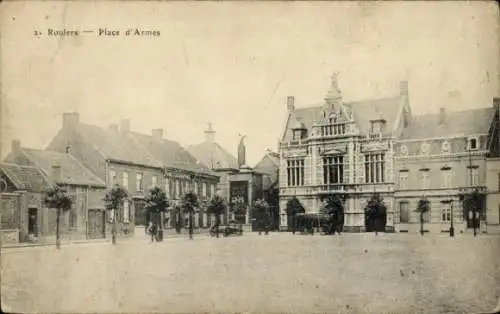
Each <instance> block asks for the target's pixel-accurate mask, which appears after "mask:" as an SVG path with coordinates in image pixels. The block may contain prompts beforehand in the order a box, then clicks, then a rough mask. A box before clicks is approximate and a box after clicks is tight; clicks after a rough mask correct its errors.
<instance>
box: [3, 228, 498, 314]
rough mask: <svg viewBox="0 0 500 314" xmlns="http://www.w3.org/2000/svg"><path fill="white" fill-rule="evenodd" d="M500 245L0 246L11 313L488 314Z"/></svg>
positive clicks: (388, 237) (325, 239) (489, 241)
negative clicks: (10, 247)
mask: <svg viewBox="0 0 500 314" xmlns="http://www.w3.org/2000/svg"><path fill="white" fill-rule="evenodd" d="M499 247H500V237H498V236H494V235H480V236H478V237H476V238H474V237H473V236H472V235H471V234H463V235H457V236H456V237H455V238H450V237H448V236H447V235H431V234H429V235H424V236H420V235H418V234H390V233H380V234H378V235H375V234H374V233H358V234H342V235H340V236H339V235H335V236H321V235H318V234H315V235H313V236H311V235H301V234H296V235H293V234H291V233H270V234H269V235H261V236H259V235H258V233H250V232H246V233H245V234H244V235H243V236H235V237H227V238H219V239H217V238H215V237H209V236H208V235H206V234H195V237H194V239H193V240H189V239H188V238H187V236H185V237H182V236H178V237H175V238H173V237H170V238H168V237H167V238H165V239H164V241H162V242H150V240H149V239H148V238H147V236H146V235H145V234H144V233H142V234H141V233H139V232H137V233H136V234H135V235H134V237H133V238H131V239H130V238H129V239H121V241H120V239H118V242H117V244H116V245H112V244H111V243H110V242H100V243H85V244H68V245H64V244H63V246H62V247H61V249H60V250H57V249H56V248H55V247H53V246H50V247H27V248H15V249H3V250H2V256H1V263H2V267H1V269H2V274H1V275H2V277H1V278H2V283H1V285H2V309H3V310H4V311H8V312H18V313H20V312H44V313H50V312H88V313H90V312H93V313H95V312H108V313H112V312H114V313H118V312H124V311H126V312H130V313H132V312H169V313H172V312H176V313H179V312H184V313H187V312H189V313H194V312H198V313H200V312H211V313H214V312H219V313H220V312H224V313H229V312H232V313H234V312H240V313H242V312H244V313H262V312H274V313H278V312H287V313H292V312H295V313H312V312H314V313H320V312H321V313H325V312H328V313H482V312H483V313H484V312H488V311H491V310H492V309H493V308H495V306H497V303H498V300H499V298H500V285H498V283H499V282H500V255H499V250H498V248H499Z"/></svg>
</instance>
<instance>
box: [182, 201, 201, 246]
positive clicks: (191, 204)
mask: <svg viewBox="0 0 500 314" xmlns="http://www.w3.org/2000/svg"><path fill="white" fill-rule="evenodd" d="M198 206H199V202H198V196H196V194H195V193H193V192H188V193H186V194H184V197H183V200H182V208H183V210H184V212H185V213H187V214H188V215H189V239H191V240H192V239H193V214H194V212H195V209H196V208H197V207H198Z"/></svg>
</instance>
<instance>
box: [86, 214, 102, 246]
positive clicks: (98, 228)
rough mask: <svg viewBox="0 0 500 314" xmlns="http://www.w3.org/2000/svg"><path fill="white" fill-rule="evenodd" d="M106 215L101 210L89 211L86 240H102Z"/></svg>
mask: <svg viewBox="0 0 500 314" xmlns="http://www.w3.org/2000/svg"><path fill="white" fill-rule="evenodd" d="M105 228H106V215H105V214H104V210H102V209H89V217H88V229H87V233H88V235H87V236H88V238H89V239H103V238H104V237H105Z"/></svg>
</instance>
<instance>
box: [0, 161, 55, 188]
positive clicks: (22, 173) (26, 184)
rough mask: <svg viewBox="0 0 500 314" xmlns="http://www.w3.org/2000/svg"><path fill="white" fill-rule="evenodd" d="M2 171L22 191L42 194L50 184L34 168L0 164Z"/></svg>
mask: <svg viewBox="0 0 500 314" xmlns="http://www.w3.org/2000/svg"><path fill="white" fill-rule="evenodd" d="M0 171H2V172H3V173H4V174H5V176H6V177H7V178H9V180H10V181H11V182H12V184H14V185H15V187H16V188H17V189H20V190H27V191H34V192H41V191H43V189H44V188H45V187H47V186H48V185H49V184H50V183H49V180H48V178H47V177H46V176H44V174H43V173H42V172H41V171H40V170H39V169H37V168H36V167H33V166H21V165H16V164H10V163H0Z"/></svg>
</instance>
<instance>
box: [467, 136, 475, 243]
mask: <svg viewBox="0 0 500 314" xmlns="http://www.w3.org/2000/svg"><path fill="white" fill-rule="evenodd" d="M467 152H468V153H469V184H470V188H471V192H470V193H472V190H473V186H474V183H473V182H472V180H473V176H472V154H471V148H470V146H469V145H468V146H467ZM469 203H470V204H469V206H470V207H472V208H469V212H471V209H472V228H473V231H474V237H476V236H477V230H476V204H474V203H475V202H474V199H472V198H470V197H469Z"/></svg>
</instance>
